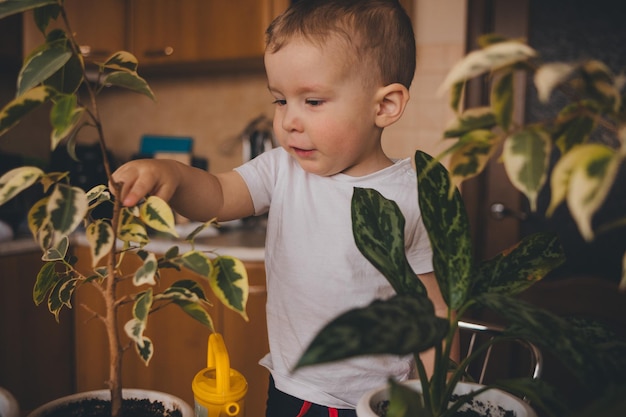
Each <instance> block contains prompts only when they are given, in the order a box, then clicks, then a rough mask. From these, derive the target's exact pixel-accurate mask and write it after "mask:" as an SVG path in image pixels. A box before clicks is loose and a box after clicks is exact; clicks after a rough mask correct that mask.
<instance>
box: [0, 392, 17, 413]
mask: <svg viewBox="0 0 626 417" xmlns="http://www.w3.org/2000/svg"><path fill="white" fill-rule="evenodd" d="M0 417H20V407H19V406H18V404H17V400H16V399H15V397H14V396H13V394H11V393H10V392H9V391H7V390H6V389H4V388H2V387H0Z"/></svg>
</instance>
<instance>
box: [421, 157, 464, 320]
mask: <svg viewBox="0 0 626 417" xmlns="http://www.w3.org/2000/svg"><path fill="white" fill-rule="evenodd" d="M432 161H433V158H432V157H431V156H430V155H428V154H426V153H424V152H421V151H417V152H416V153H415V166H416V169H417V178H418V186H417V190H418V194H419V207H420V210H421V212H422V219H423V221H424V226H426V230H427V231H428V237H429V238H430V244H431V246H432V248H433V267H434V270H435V276H436V277H437V282H438V283H439V289H440V290H441V293H442V295H443V298H444V300H445V301H446V303H447V304H448V306H449V307H450V308H451V309H458V308H459V307H460V306H461V305H462V304H463V302H464V301H465V299H466V298H467V295H468V292H469V289H470V286H471V279H472V273H473V270H474V262H473V252H472V239H471V236H470V228H469V221H468V218H467V212H466V211H465V205H464V203H463V199H462V198H461V194H460V193H459V191H458V189H456V187H455V188H454V193H453V195H452V198H450V197H449V189H450V188H451V185H450V176H449V174H448V171H447V170H446V169H445V167H444V166H443V165H441V164H440V163H436V164H434V165H432ZM430 165H432V168H430V169H428V170H427V171H425V168H426V167H428V166H430ZM423 171H425V172H423Z"/></svg>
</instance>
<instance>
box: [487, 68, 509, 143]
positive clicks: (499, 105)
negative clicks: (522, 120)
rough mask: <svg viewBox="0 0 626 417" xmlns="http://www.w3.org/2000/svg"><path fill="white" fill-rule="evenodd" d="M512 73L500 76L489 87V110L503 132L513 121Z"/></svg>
mask: <svg viewBox="0 0 626 417" xmlns="http://www.w3.org/2000/svg"><path fill="white" fill-rule="evenodd" d="M513 92H514V89H513V71H508V72H506V73H505V74H502V75H501V76H500V77H499V78H497V79H496V81H494V83H493V86H492V87H491V110H492V111H493V114H494V115H495V118H496V121H497V123H498V125H499V126H500V127H501V128H502V129H504V130H505V131H506V130H508V129H509V126H511V121H512V120H513Z"/></svg>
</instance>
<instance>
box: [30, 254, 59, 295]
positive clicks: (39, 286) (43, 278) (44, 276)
mask: <svg viewBox="0 0 626 417" xmlns="http://www.w3.org/2000/svg"><path fill="white" fill-rule="evenodd" d="M55 265H56V262H46V263H44V264H43V266H42V267H41V269H40V270H39V273H38V274H37V279H36V280H35V285H34V287H33V301H34V302H35V305H39V304H41V303H42V302H43V300H45V299H46V294H48V292H49V291H50V290H52V288H53V287H54V286H55V285H56V283H57V282H59V279H60V277H59V274H58V273H57V271H56V268H55Z"/></svg>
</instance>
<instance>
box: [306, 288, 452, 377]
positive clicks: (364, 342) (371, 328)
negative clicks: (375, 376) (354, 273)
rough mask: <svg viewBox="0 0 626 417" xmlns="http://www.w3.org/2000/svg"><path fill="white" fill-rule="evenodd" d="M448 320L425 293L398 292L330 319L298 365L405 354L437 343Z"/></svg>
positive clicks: (445, 328)
mask: <svg viewBox="0 0 626 417" xmlns="http://www.w3.org/2000/svg"><path fill="white" fill-rule="evenodd" d="M447 331H448V322H447V320H445V319H442V318H439V317H436V316H435V314H434V309H433V304H432V302H431V301H430V300H429V299H428V298H427V297H414V296H410V295H397V296H394V297H392V298H390V299H388V300H385V301H381V300H376V301H374V302H372V303H371V304H370V305H368V306H367V307H364V308H357V309H353V310H350V311H348V312H346V313H344V314H341V315H340V316H338V317H336V318H335V319H333V320H332V321H331V322H330V323H328V324H327V325H326V326H325V327H324V328H323V329H322V330H321V331H320V332H319V333H318V334H317V335H316V336H315V338H314V339H313V341H312V342H311V343H310V345H309V346H308V347H307V349H306V351H305V352H304V354H303V355H302V357H301V358H300V359H299V361H298V365H297V367H302V366H306V365H313V364H318V363H324V362H331V361H336V360H342V359H347V358H351V357H354V356H360V355H367V354H380V353H389V354H396V355H406V354H410V353H414V352H422V351H424V350H426V349H428V348H430V347H432V346H435V345H436V344H438V343H440V342H441V340H442V339H443V337H444V336H445V334H446V332H447Z"/></svg>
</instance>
